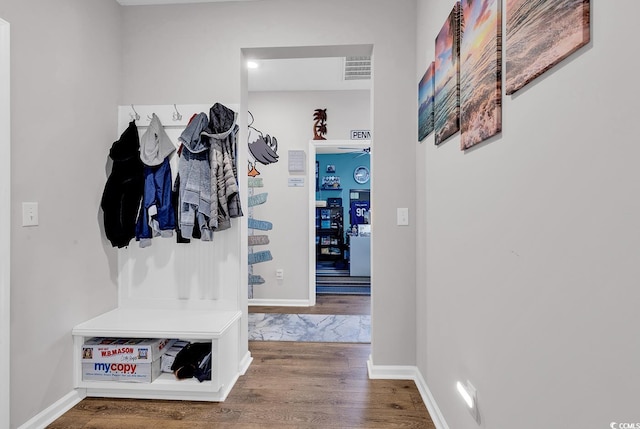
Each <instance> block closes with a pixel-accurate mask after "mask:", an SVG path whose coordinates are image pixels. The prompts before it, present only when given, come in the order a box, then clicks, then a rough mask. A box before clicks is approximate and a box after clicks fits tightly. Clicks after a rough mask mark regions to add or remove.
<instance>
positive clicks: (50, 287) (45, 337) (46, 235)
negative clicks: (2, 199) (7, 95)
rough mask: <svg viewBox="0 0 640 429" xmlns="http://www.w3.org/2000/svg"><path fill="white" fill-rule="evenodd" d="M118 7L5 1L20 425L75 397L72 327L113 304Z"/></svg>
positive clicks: (0, 10)
mask: <svg viewBox="0 0 640 429" xmlns="http://www.w3.org/2000/svg"><path fill="white" fill-rule="evenodd" d="M36 11H37V13H36ZM119 11H120V7H119V6H118V5H117V4H116V3H115V2H110V1H106V2H105V1H102V0H65V1H56V2H50V1H46V0H30V1H18V0H5V1H3V2H2V3H1V4H0V16H2V17H3V18H4V19H6V20H7V21H9V22H11V30H12V31H11V93H12V100H11V140H12V142H11V166H12V172H11V180H12V187H11V204H12V210H11V426H12V427H15V426H19V425H20V424H22V423H24V422H25V421H27V420H28V419H29V418H31V417H32V416H34V415H35V414H37V413H39V412H40V411H42V410H43V409H44V408H46V407H48V406H49V405H51V404H52V403H53V402H55V401H57V400H58V399H60V398H61V397H62V396H63V395H65V394H67V393H69V392H70V391H71V390H72V388H73V386H72V383H73V376H72V348H71V346H72V339H71V328H72V327H73V326H74V325H75V324H77V323H79V322H81V321H84V320H86V319H88V318H90V317H92V316H95V315H96V314H98V313H100V312H103V311H105V310H107V309H110V308H112V307H113V306H114V305H115V303H116V283H115V278H116V277H115V275H116V273H115V268H116V258H115V253H114V252H113V251H112V250H111V249H110V248H108V246H107V243H105V240H104V239H103V238H102V234H101V230H100V228H99V227H98V226H99V224H100V220H99V219H100V216H101V213H100V212H99V203H100V197H101V194H102V189H103V187H104V183H105V180H106V173H105V166H106V162H107V154H108V149H109V147H110V145H111V143H112V142H113V141H114V140H115V135H114V130H116V119H117V118H116V115H115V114H114V113H115V109H116V106H117V94H118V93H119V85H118V84H119V80H120V36H119V27H120V12H119ZM23 201H37V202H38V203H39V209H40V226H37V227H30V228H23V227H21V203H22V202H23Z"/></svg>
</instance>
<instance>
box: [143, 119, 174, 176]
mask: <svg viewBox="0 0 640 429" xmlns="http://www.w3.org/2000/svg"><path fill="white" fill-rule="evenodd" d="M175 150H176V147H175V146H174V145H173V143H172V142H171V139H170V138H169V136H168V135H167V132H166V131H165V130H164V127H163V126H162V123H160V118H158V116H157V115H156V114H155V113H154V114H153V115H152V117H151V122H150V123H149V128H147V131H146V132H145V133H144V135H143V136H142V138H141V139H140V159H141V160H142V162H143V163H144V164H145V165H148V166H149V167H153V166H156V165H160V164H162V162H163V161H164V160H165V158H166V157H168V156H169V155H171V154H172V153H173V151H175Z"/></svg>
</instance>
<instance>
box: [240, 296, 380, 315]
mask: <svg viewBox="0 0 640 429" xmlns="http://www.w3.org/2000/svg"><path fill="white" fill-rule="evenodd" d="M249 313H282V314H346V315H369V314H371V297H370V296H365V295H318V296H317V297H316V305H315V306H314V307H275V306H272V307H271V306H250V307H249Z"/></svg>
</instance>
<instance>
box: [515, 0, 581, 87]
mask: <svg viewBox="0 0 640 429" xmlns="http://www.w3.org/2000/svg"><path fill="white" fill-rule="evenodd" d="M506 8H507V10H506V13H507V25H506V31H507V34H506V36H507V37H506V63H505V86H506V88H505V89H506V93H507V95H509V94H513V93H515V92H516V91H518V90H519V89H521V88H522V87H524V86H525V85H527V84H528V83H529V82H531V81H532V80H534V79H535V78H537V77H538V76H540V75H541V74H543V73H544V72H546V71H547V70H549V69H550V68H552V67H553V66H555V65H556V64H558V63H559V62H560V61H562V60H564V59H565V58H567V57H568V56H569V55H571V54H572V53H574V52H575V51H577V50H578V49H579V48H580V47H582V46H584V45H586V44H587V43H589V40H590V37H591V30H590V14H591V12H590V3H589V0H506Z"/></svg>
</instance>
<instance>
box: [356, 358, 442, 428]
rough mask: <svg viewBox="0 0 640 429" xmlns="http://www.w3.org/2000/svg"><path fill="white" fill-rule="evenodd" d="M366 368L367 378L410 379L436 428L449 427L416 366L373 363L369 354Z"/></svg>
mask: <svg viewBox="0 0 640 429" xmlns="http://www.w3.org/2000/svg"><path fill="white" fill-rule="evenodd" d="M367 370H368V372H369V378H370V379H372V380H412V381H413V382H414V383H416V387H417V388H418V391H419V392H420V396H421V397H422V402H424V405H425V406H426V407H427V411H429V415H430V416H431V420H432V421H433V424H434V425H435V427H436V429H449V425H447V422H446V421H445V419H444V416H443V415H442V412H441V411H440V408H439V407H438V404H437V403H436V400H435V399H434V398H433V395H432V394H431V390H429V386H427V382H426V381H425V379H424V377H423V376H422V373H421V372H420V370H419V369H418V367H417V366H410V365H374V364H373V361H372V359H371V356H369V359H368V360H367Z"/></svg>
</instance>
